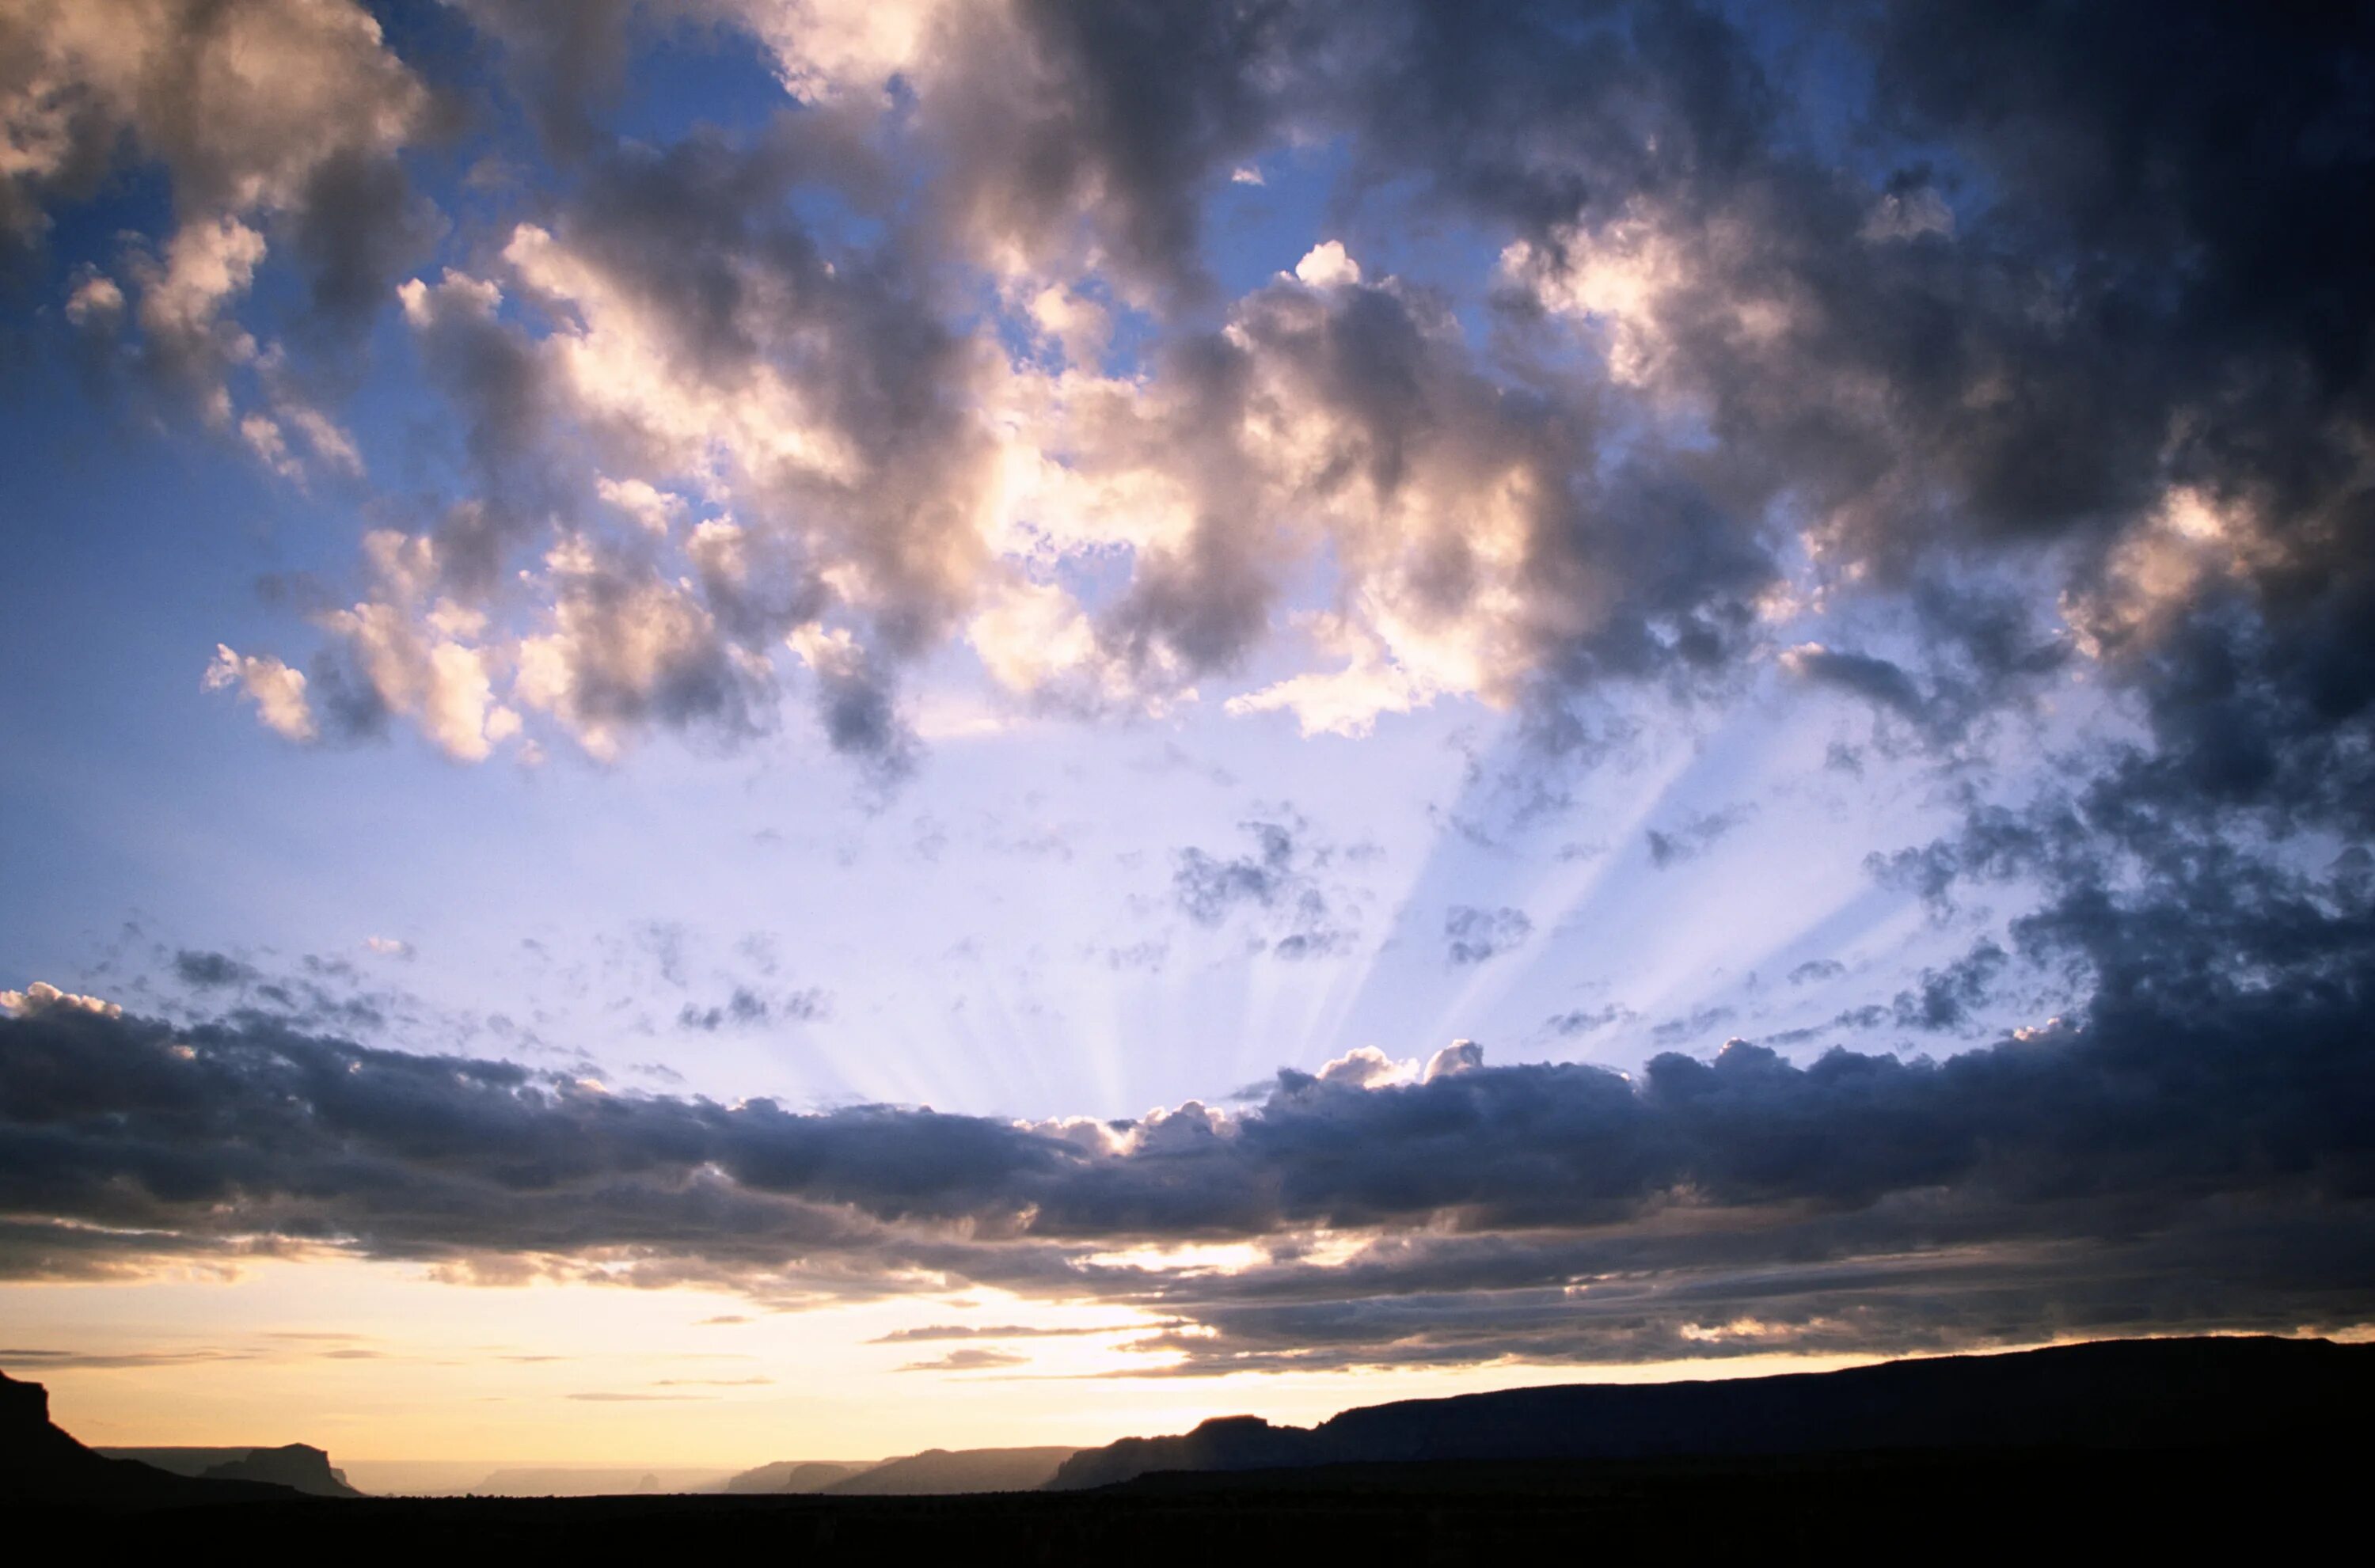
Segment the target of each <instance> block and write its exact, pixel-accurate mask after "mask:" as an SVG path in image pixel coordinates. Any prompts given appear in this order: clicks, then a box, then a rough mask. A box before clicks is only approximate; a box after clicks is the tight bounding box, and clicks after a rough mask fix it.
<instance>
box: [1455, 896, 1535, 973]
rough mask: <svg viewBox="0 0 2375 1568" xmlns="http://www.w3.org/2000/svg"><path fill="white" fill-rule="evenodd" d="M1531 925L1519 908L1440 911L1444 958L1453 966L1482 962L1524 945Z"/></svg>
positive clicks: (1466, 906) (1464, 907) (1458, 906)
mask: <svg viewBox="0 0 2375 1568" xmlns="http://www.w3.org/2000/svg"><path fill="white" fill-rule="evenodd" d="M1533 931H1534V923H1533V921H1532V920H1531V919H1530V918H1529V917H1528V916H1527V914H1526V912H1525V911H1524V910H1522V909H1477V908H1475V907H1473V906H1472V905H1469V904H1464V903H1463V904H1454V905H1453V906H1452V907H1451V908H1449V909H1447V910H1445V911H1444V912H1443V950H1444V956H1445V957H1446V958H1447V959H1449V960H1450V961H1452V962H1453V963H1483V961H1485V960H1486V959H1491V958H1498V957H1500V956H1501V955H1502V954H1503V953H1506V952H1512V951H1515V950H1516V949H1518V948H1520V947H1522V946H1524V945H1525V940H1526V938H1527V937H1530V936H1532V935H1533Z"/></svg>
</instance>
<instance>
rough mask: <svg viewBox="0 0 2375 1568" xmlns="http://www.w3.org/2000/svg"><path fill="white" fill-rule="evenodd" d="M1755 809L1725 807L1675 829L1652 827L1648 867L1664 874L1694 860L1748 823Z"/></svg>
mask: <svg viewBox="0 0 2375 1568" xmlns="http://www.w3.org/2000/svg"><path fill="white" fill-rule="evenodd" d="M1754 813H1755V808H1753V807H1746V806H1733V807H1727V808H1725V809H1723V810H1720V811H1706V812H1701V813H1700V814H1699V815H1697V816H1696V817H1692V818H1690V819H1687V820H1686V821H1684V822H1683V823H1682V824H1681V825H1680V826H1678V827H1672V828H1663V829H1660V828H1652V829H1650V830H1649V831H1648V834H1647V835H1646V841H1645V842H1646V843H1648V849H1649V864H1650V865H1652V866H1654V867H1657V868H1658V869H1659V870H1660V871H1663V870H1665V869H1666V868H1667V867H1670V866H1678V865H1680V864H1682V863H1683V862H1684V861H1685V860H1695V859H1696V858H1698V856H1700V855H1704V854H1706V853H1707V850H1709V849H1710V848H1712V847H1713V846H1714V844H1715V843H1716V841H1717V840H1719V839H1720V838H1722V837H1723V836H1724V835H1725V834H1726V833H1728V832H1730V831H1732V829H1734V828H1736V827H1738V826H1740V824H1742V823H1743V822H1745V821H1746V820H1748V819H1749V818H1750V816H1752V815H1753V814H1754Z"/></svg>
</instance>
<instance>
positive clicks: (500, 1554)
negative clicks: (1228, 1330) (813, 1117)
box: [7, 1446, 2369, 1564]
mask: <svg viewBox="0 0 2375 1568" xmlns="http://www.w3.org/2000/svg"><path fill="white" fill-rule="evenodd" d="M2368 1480H2369V1477H2368V1474H2367V1469H2366V1466H2365V1455H2364V1453H2363V1451H2353V1450H2352V1449H2350V1448H2348V1447H2345V1448H2344V1449H2336V1448H2334V1447H2331V1446H2321V1447H2320V1448H2318V1449H2316V1450H2314V1451H2294V1450H2287V1449H2283V1448H2268V1447H2253V1448H2250V1449H2236V1448H2225V1447H2207V1448H2204V1447H2196V1448H2189V1449H2181V1450H2170V1451H2163V1452H2150V1451H2145V1452H2129V1453H2121V1454H2110V1455H2106V1454H2103V1453H2099V1452H2088V1451H2083V1450H2050V1449H2049V1450H2023V1451H2015V1452H2007V1451H2004V1450H2002V1449H1991V1450H1986V1451H1978V1452H1961V1451H1944V1452H1940V1451H1932V1452H1925V1453H1921V1454H1918V1455H1908V1454H1891V1455H1866V1456H1858V1455H1844V1456H1825V1457H1822V1458H1819V1459H1787V1458H1771V1457H1765V1458H1753V1459H1728V1460H1722V1461H1698V1462H1693V1461H1679V1460H1639V1461H1605V1460H1599V1461H1586V1462H1572V1461H1568V1462H1551V1463H1525V1462H1490V1463H1467V1464H1435V1465H1355V1466H1336V1467H1327V1468H1318V1469H1301V1470H1266V1471H1255V1472H1246V1473H1236V1474H1185V1473H1164V1474H1157V1475H1149V1476H1144V1477H1140V1479H1138V1480H1133V1481H1129V1482H1126V1483H1123V1484H1121V1485H1119V1486H1116V1487H1110V1488H1105V1489H1100V1490H1097V1491H1076V1492H1014V1493H1003V1494H995V1495H987V1496H978V1495H977V1496H969V1497H937V1498H921V1497H917V1498H894V1497H880V1498H875V1497H851V1498H819V1497H764V1496H762V1497H727V1496H705V1497H690V1496H679V1497H658V1498H644V1497H635V1498H627V1497H615V1498H573V1499H572V1498H556V1499H533V1500H532V1499H519V1498H441V1499H389V1500H368V1501H362V1502H351V1501H350V1502H332V1501H319V1500H301V1501H295V1502H278V1503H251V1502H241V1503H219V1504H215V1505H212V1506H206V1507H197V1508H188V1507H175V1508H167V1509H162V1510H157V1511H153V1512H146V1513H138V1514H131V1515H124V1514H108V1515H100V1514H92V1513H88V1512H84V1511H80V1510H70V1509H59V1510H49V1509H26V1510H24V1511H22V1512H20V1513H18V1515H17V1516H16V1517H15V1518H14V1519H13V1520H11V1521H9V1523H8V1526H7V1528H8V1531H9V1533H10V1534H11V1535H15V1536H17V1538H18V1539H20V1540H28V1539H52V1540H56V1541H60V1542H62V1543H63V1542H70V1541H77V1540H79V1541H83V1542H87V1543H89V1545H91V1546H97V1547H101V1548H103V1549H104V1550H108V1551H109V1552H110V1553H111V1554H114V1553H121V1552H124V1551H141V1550H156V1551H159V1552H167V1551H171V1552H175V1553H185V1552H187V1551H189V1550H192V1549H204V1548H207V1547H214V1548H218V1549H230V1550H239V1551H242V1552H255V1551H258V1550H261V1551H265V1552H271V1551H274V1550H288V1551H290V1552H297V1551H306V1552H320V1551H323V1550H330V1551H337V1550H352V1549H356V1548H362V1549H367V1550H369V1552H370V1553H371V1555H372V1557H373V1558H374V1560H382V1559H384V1558H385V1557H387V1556H388V1555H390V1554H393V1553H409V1552H419V1551H436V1552H442V1553H453V1554H456V1555H459V1556H462V1557H464V1558H466V1559H467V1560H468V1561H472V1562H480V1561H501V1560H504V1559H514V1560H516V1559H517V1558H519V1557H521V1556H525V1555H529V1554H536V1555H538V1556H541V1555H542V1554H545V1553H550V1552H553V1551H564V1552H577V1551H585V1552H590V1553H596V1554H598V1556H599V1558H600V1559H601V1560H605V1561H609V1560H623V1561H631V1562H632V1561H638V1560H642V1561H677V1562H682V1561H687V1560H688V1559H689V1557H690V1554H697V1553H701V1552H704V1551H716V1550H766V1551H773V1552H778V1553H788V1554H790V1558H789V1560H791V1561H797V1562H859V1561H878V1562H929V1561H934V1560H939V1561H946V1562H1127V1563H1172V1562H1200V1563H1211V1562H1221V1563H1235V1562H1244V1563H1252V1562H1285V1561H1301V1562H1357V1561H1361V1560H1362V1559H1360V1558H1357V1557H1353V1556H1348V1555H1347V1554H1350V1553H1376V1554H1379V1557H1378V1559H1377V1560H1379V1561H1389V1562H1411V1563H1471V1562H1472V1563H1495V1564H1501V1563H1509V1562H1516V1561H1525V1562H1541V1561H1544V1559H1541V1558H1528V1559H1523V1560H1515V1559H1512V1558H1511V1557H1510V1556H1509V1554H1510V1553H1511V1552H1513V1551H1529V1552H1530V1551H1540V1550H1557V1551H1563V1552H1567V1553H1574V1554H1577V1555H1578V1556H1580V1555H1581V1554H1589V1555H1590V1556H1592V1557H1595V1558H1598V1559H1601V1560H1602V1561H1615V1562H1627V1561H1645V1560H1658V1561H1684V1562H1695V1561H1702V1560H1706V1559H1707V1558H1711V1557H1714V1556H1717V1555H1718V1554H1722V1555H1731V1554H1735V1553H1739V1554H1748V1553H1754V1554H1756V1555H1755V1558H1754V1559H1750V1558H1746V1557H1743V1561H1773V1560H1774V1557H1775V1554H1777V1553H1788V1552H1790V1551H1792V1550H1799V1549H1803V1550H1842V1549H1843V1550H1851V1551H1854V1552H1856V1553H1857V1554H1858V1556H1859V1558H1861V1556H1862V1555H1863V1554H1865V1553H1871V1554H1873V1555H1877V1554H1879V1553H1881V1552H1884V1551H1885V1552H1887V1553H1889V1554H1891V1555H1897V1554H1903V1555H1904V1556H1906V1557H1908V1558H1909V1559H1912V1560H1916V1561H1919V1560H1923V1559H1927V1560H1932V1561H1935V1560H1942V1559H1943V1560H1946V1561H1963V1560H1966V1559H1968V1558H1971V1557H1974V1556H1976V1555H1977V1554H1979V1553H1980V1552H1983V1551H1984V1552H1987V1553H1989V1554H1991V1555H1998V1556H2000V1555H2001V1554H2003V1553H2004V1552H2006V1551H2018V1552H2024V1553H2033V1554H2043V1555H2046V1556H2048V1557H2049V1558H2050V1560H2052V1561H2062V1560H2066V1559H2068V1558H2070V1557H2071V1556H2073V1555H2074V1554H2076V1553H2081V1552H2084V1553H2088V1554H2095V1553H2100V1554H2103V1561H2105V1562H2124V1561H2133V1560H2134V1556H2133V1554H2135V1553H2138V1552H2141V1551H2155V1552H2162V1551H2167V1552H2181V1553H2183V1554H2184V1555H2183V1557H2182V1558H2181V1559H2180V1560H2182V1561H2193V1560H2198V1559H2199V1558H2200V1557H2202V1556H2203V1555H2204V1554H2206V1553H2208V1552H2210V1551H2213V1550H2216V1551H2221V1552H2227V1551H2239V1550H2242V1551H2250V1552H2251V1553H2252V1554H2253V1556H2254V1557H2255V1558H2257V1559H2259V1560H2275V1561H2287V1562H2352V1561H2363V1560H2364V1559H2363V1557H2361V1556H2360V1553H2361V1552H2362V1551H2363V1550H2365V1546H2366V1541H2367V1528H2368V1527H2367V1522H2366V1519H2367V1516H2366V1514H2365V1503H2364V1499H2365V1496H2366V1494H2367V1492H2366V1487H2367V1482H2368ZM34 1532H38V1534H35V1533H34ZM925 1553H930V1554H934V1555H933V1556H931V1557H927V1556H924V1555H922V1554H925ZM399 1560H401V1559H399ZM694 1560H697V1559H694Z"/></svg>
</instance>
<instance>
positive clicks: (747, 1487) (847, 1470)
mask: <svg viewBox="0 0 2375 1568" xmlns="http://www.w3.org/2000/svg"><path fill="white" fill-rule="evenodd" d="M882 1462H883V1461H881V1460H880V1459H778V1460H776V1461H775V1462H774V1464H772V1465H761V1466H759V1467H758V1468H755V1469H749V1470H744V1471H743V1472H742V1473H741V1474H740V1475H738V1476H736V1477H735V1478H734V1479H733V1480H729V1481H727V1483H726V1490H727V1491H730V1492H734V1493H737V1494H742V1493H751V1492H796V1493H806V1492H812V1491H823V1490H824V1489H825V1488H826V1487H829V1486H831V1485H833V1483H834V1482H835V1481H845V1480H848V1479H849V1478H850V1477H852V1476H854V1475H857V1474H858V1473H860V1472H861V1471H865V1470H870V1469H873V1468H876V1467H877V1466H879V1465H880V1464H881V1463H882Z"/></svg>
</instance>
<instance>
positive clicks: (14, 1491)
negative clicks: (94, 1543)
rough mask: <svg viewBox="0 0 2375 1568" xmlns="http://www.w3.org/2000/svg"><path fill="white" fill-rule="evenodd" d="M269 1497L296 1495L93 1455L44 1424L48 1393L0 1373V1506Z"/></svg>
mask: <svg viewBox="0 0 2375 1568" xmlns="http://www.w3.org/2000/svg"><path fill="white" fill-rule="evenodd" d="M275 1498H278V1499H282V1500H285V1501H289V1502H294V1501H296V1498H297V1493H296V1492H295V1491H291V1490H290V1489H289V1488H287V1487H283V1486H271V1485H266V1484H264V1483H262V1482H259V1481H253V1480H231V1479H225V1480H195V1479H193V1478H191V1477H188V1476H177V1475H174V1474H172V1473H171V1472H170V1471H167V1470H160V1469H159V1468H156V1467H155V1466H153V1465H144V1464H142V1463H140V1462H139V1461H138V1460H136V1459H111V1458H109V1457H107V1456H105V1455H102V1454H95V1453H93V1452H92V1451H91V1450H89V1449H88V1448H86V1447H84V1446H83V1445H82V1444H79V1443H77V1442H76V1441H75V1440H74V1439H73V1438H71V1437H69V1436H67V1435H66V1434H65V1432H62V1431H60V1430H59V1429H58V1428H57V1427H56V1426H55V1425H54V1424H53V1423H52V1421H50V1391H49V1390H48V1389H46V1388H44V1387H42V1386H41V1385H40V1384H38V1383H24V1382H20V1381H18V1379H16V1378H13V1377H10V1376H9V1375H8V1374H7V1373H0V1503H77V1504H85V1505H100V1506H107V1507H130V1508H157V1507H177V1506H183V1505H187V1504H190V1503H255V1502H265V1501H269V1500H271V1499H275Z"/></svg>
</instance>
